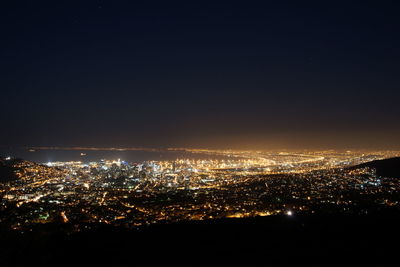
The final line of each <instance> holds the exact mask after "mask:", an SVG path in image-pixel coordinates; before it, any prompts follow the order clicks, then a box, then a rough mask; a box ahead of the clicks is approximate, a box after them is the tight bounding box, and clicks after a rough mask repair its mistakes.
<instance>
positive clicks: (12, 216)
mask: <svg viewBox="0 0 400 267" xmlns="http://www.w3.org/2000/svg"><path fill="white" fill-rule="evenodd" d="M36 149H37V148H36ZM42 149H43V148H42ZM81 149H82V148H81ZM69 150H71V148H70V149H69ZM72 150H78V148H72ZM121 150H125V149H121ZM160 151H162V150H160ZM169 151H181V152H185V153H186V155H187V153H189V154H192V155H193V157H191V158H176V159H174V160H161V161H156V160H152V161H145V162H140V163H131V162H126V161H124V160H123V159H113V160H108V159H104V160H100V161H94V162H91V161H89V162H86V161H84V160H80V161H66V162H58V161H55V162H46V163H41V164H38V163H33V162H29V161H25V160H17V159H13V158H11V157H7V158H4V159H2V161H1V162H2V164H3V165H7V164H8V165H12V166H13V168H14V173H15V175H16V179H15V180H13V181H9V182H7V183H3V184H1V187H0V192H1V199H2V200H1V206H0V209H1V214H2V215H1V217H0V223H1V224H2V225H3V226H6V227H10V228H12V229H19V230H21V231H26V230H29V229H30V227H32V226H34V225H37V224H46V223H64V224H68V225H71V231H81V230H82V229H84V228H88V227H89V228H90V227H94V226H95V225H101V224H106V225H114V226H123V227H127V228H134V227H137V226H141V225H149V224H155V223H160V222H163V223H165V222H167V223H168V222H170V223H171V222H177V221H184V220H206V219H220V218H241V217H256V216H268V215H278V214H286V215H288V216H293V215H295V214H298V213H306V214H312V213H314V212H318V211H323V212H331V213H334V212H339V213H355V214H360V213H368V211H370V210H371V209H378V210H379V209H380V208H383V207H389V206H390V207H400V206H399V205H400V202H399V200H400V199H399V195H400V181H399V180H398V179H397V178H394V177H380V176H378V175H377V174H376V171H375V170H374V169H373V168H369V167H361V166H360V164H363V163H366V162H371V161H375V160H382V159H386V158H393V157H397V156H400V152H398V151H378V152H365V151H343V152H338V151H333V150H331V151H292V152H289V151H285V152H263V151H233V150H232V151H231V150H205V149H203V150H198V149H183V148H181V149H166V150H165V152H169ZM79 153H80V154H79V155H80V157H81V158H83V159H84V157H85V156H86V154H90V152H88V151H87V150H85V152H79ZM199 155H202V156H203V158H202V159H198V158H197V159H196V156H197V157H198V156H199ZM72 226H73V227H72Z"/></svg>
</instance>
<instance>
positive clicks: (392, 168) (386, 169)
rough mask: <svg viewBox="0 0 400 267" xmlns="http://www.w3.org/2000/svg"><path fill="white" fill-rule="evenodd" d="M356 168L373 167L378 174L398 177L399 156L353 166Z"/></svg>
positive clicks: (399, 173) (399, 172) (399, 176)
mask: <svg viewBox="0 0 400 267" xmlns="http://www.w3.org/2000/svg"><path fill="white" fill-rule="evenodd" d="M355 167H356V168H365V167H369V168H373V169H375V170H376V174H377V175H378V176H383V177H392V178H400V157H396V158H390V159H383V160H374V161H371V162H367V163H363V164H360V165H357V166H355Z"/></svg>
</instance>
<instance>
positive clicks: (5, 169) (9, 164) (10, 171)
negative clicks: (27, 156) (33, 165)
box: [0, 157, 22, 183]
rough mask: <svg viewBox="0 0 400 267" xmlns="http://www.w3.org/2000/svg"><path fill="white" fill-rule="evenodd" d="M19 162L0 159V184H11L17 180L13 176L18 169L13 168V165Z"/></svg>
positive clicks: (17, 160) (19, 160) (18, 160)
mask: <svg viewBox="0 0 400 267" xmlns="http://www.w3.org/2000/svg"><path fill="white" fill-rule="evenodd" d="M21 161H22V160H21V159H10V160H6V159H4V158H1V157H0V183H4V182H11V181H14V180H16V179H18V177H17V176H16V175H15V171H16V170H18V168H17V167H15V165H16V164H17V163H19V162H21Z"/></svg>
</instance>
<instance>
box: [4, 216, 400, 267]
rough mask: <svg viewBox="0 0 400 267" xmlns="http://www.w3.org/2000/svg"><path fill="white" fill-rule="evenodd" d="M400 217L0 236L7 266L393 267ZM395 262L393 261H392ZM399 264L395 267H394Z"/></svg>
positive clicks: (51, 228) (52, 229) (47, 230)
mask: <svg viewBox="0 0 400 267" xmlns="http://www.w3.org/2000/svg"><path fill="white" fill-rule="evenodd" d="M399 227H400V214H399V213H398V212H396V211H385V212H380V213H376V214H369V215H345V214H342V215H294V216H291V217H290V216H271V217H259V218H249V219H224V220H216V221H198V222H184V223H175V224H169V225H168V224H165V225H153V226H148V227H144V228H142V229H139V230H126V229H121V228H108V227H101V228H99V229H97V230H88V231H85V232H80V233H75V234H64V233H63V230H62V229H63V226H61V225H47V226H45V227H44V226H41V227H38V229H35V230H34V231H32V232H29V233H25V234H19V233H16V232H9V231H5V230H4V229H3V230H2V231H1V262H2V264H1V266H23V265H25V266H30V265H42V266H43V265H46V266H49V265H52V266H57V265H59V264H67V265H71V266H72V265H86V266H96V265H109V266H138V265H148V264H154V263H158V264H162V265H165V264H168V263H169V264H171V263H172V264H174V265H188V266H189V265H193V264H195V263H196V264H198V263H203V264H215V263H217V264H223V265H224V266H225V265H227V264H229V263H242V264H243V265H245V266H250V265H253V263H256V262H258V263H261V264H262V265H264V266H279V265H291V266H299V265H301V266H326V265H352V266H395V265H396V264H395V262H397V258H398V255H399V254H398V253H399V252H398V251H399V240H400V239H399V237H400V228H399ZM391 260H395V262H394V263H392V264H390V262H391ZM393 264H394V265H393Z"/></svg>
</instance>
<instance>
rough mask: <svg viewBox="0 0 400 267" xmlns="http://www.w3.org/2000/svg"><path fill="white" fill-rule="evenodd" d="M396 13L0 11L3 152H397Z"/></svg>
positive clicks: (387, 6)
mask: <svg viewBox="0 0 400 267" xmlns="http://www.w3.org/2000/svg"><path fill="white" fill-rule="evenodd" d="M399 2H400V1H343V2H340V1H315V2H307V1H292V2H286V1H259V2H251V1H210V2H207V1H183V2H173V1H87V0H85V1H65V2H64V1H8V3H6V2H2V3H1V7H0V22H1V26H0V29H1V39H0V40H1V42H0V73H1V75H0V86H1V105H0V112H1V115H0V119H1V127H0V145H2V146H8V145H13V146H25V145H31V146H107V147H108V146H114V147H118V146H139V147H140V146H145V147H180V146H190V147H213V148H228V147H231V148H259V149H268V148H274V149H275V148H288V149H292V148H310V149H314V148H344V149H347V148H374V149H375V148H376V149H399V148H400V138H399V137H400V119H399V118H400V105H399V99H400V90H399V89H400V75H399V74H400V73H399V72H400V64H399V62H400V15H399V14H400V4H399Z"/></svg>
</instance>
